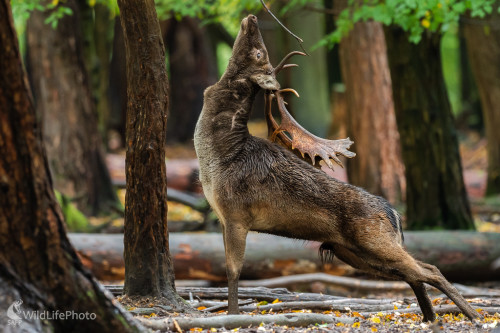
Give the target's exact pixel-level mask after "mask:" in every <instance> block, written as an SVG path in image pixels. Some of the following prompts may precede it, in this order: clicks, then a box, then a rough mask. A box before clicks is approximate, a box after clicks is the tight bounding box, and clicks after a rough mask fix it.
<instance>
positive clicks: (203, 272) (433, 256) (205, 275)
mask: <svg viewBox="0 0 500 333" xmlns="http://www.w3.org/2000/svg"><path fill="white" fill-rule="evenodd" d="M69 238H70V241H71V242H72V243H73V246H74V247H75V248H76V250H77V252H78V253H79V255H80V257H81V258H82V261H83V262H84V264H85V265H86V266H87V267H89V268H90V270H91V271H92V272H93V273H94V275H95V276H97V278H98V279H101V280H108V281H113V280H115V281H116V280H122V279H123V276H124V267H123V255H122V254H123V235H119V234H70V235H69ZM499 243H500V234H499V233H478V232H468V231H446V232H445V231H442V232H437V231H436V232H406V233H405V244H406V247H407V248H408V251H409V252H410V253H412V254H413V255H414V256H415V258H417V259H419V260H422V261H424V262H427V263H430V264H433V265H436V266H437V267H438V268H439V269H440V270H441V272H442V273H443V274H444V275H445V276H446V277H447V278H448V279H451V280H455V281H460V280H467V281H472V280H498V279H500V267H499V266H498V265H495V262H496V260H498V258H500V246H498V244H499ZM318 247H319V243H316V242H302V241H297V240H293V239H287V238H282V237H276V236H272V235H266V234H258V233H250V234H249V235H248V238H247V247H246V253H245V264H244V267H243V271H242V275H241V278H242V279H247V280H251V279H264V278H271V277H277V276H283V275H294V274H305V273H315V272H326V273H330V274H333V275H345V274H346V272H352V270H351V268H350V267H349V266H347V265H345V264H343V263H342V262H340V261H339V260H336V259H335V260H334V261H333V263H332V264H326V265H322V263H321V261H320V259H319V257H318ZM170 252H171V254H172V258H173V261H174V267H175V274H176V279H203V280H210V281H225V280H226V270H225V257H224V246H223V241H222V235H221V234H217V233H171V234H170Z"/></svg>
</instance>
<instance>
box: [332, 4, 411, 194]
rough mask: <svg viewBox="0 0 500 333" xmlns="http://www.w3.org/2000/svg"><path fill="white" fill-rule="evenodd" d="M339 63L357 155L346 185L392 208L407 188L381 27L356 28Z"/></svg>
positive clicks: (367, 24)
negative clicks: (390, 204)
mask: <svg viewBox="0 0 500 333" xmlns="http://www.w3.org/2000/svg"><path fill="white" fill-rule="evenodd" d="M345 6H347V1H346V2H345ZM345 6H344V8H345ZM342 9H343V8H339V12H340V10H342ZM340 63H341V69H342V77H343V79H344V83H345V86H346V92H345V93H346V95H347V118H348V119H347V136H349V137H351V138H352V139H353V140H354V142H355V150H354V151H355V152H356V153H357V155H356V158H355V159H353V160H348V161H347V172H348V175H349V182H350V183H352V184H354V185H357V186H361V187H363V188H365V189H366V190H368V191H369V192H371V193H374V194H376V195H380V196H383V197H384V198H386V199H388V200H389V201H390V202H391V203H393V204H395V203H397V202H399V201H401V199H402V195H403V194H404V192H405V190H406V188H405V186H406V184H405V178H404V165H403V162H402V160H401V151H400V143H399V132H398V129H397V124H396V116H395V114H394V103H393V100H392V84H391V76H390V72H389V64H388V61H387V50H386V44H385V37H384V30H383V28H382V24H381V23H378V22H360V23H356V24H355V25H354V29H353V30H351V32H350V33H349V35H348V36H347V37H344V38H343V39H342V41H341V42H340Z"/></svg>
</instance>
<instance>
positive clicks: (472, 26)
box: [463, 7, 500, 195]
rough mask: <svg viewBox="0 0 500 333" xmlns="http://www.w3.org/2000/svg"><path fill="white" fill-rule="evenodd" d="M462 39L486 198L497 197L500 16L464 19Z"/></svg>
mask: <svg viewBox="0 0 500 333" xmlns="http://www.w3.org/2000/svg"><path fill="white" fill-rule="evenodd" d="M463 21H464V35H465V39H466V40H467V50H468V53H469V60H470V64H471V67H472V72H473V74H474V77H475V78H476V83H477V86H478V89H479V96H480V99H481V106H482V110H483V118H484V124H485V128H486V138H487V139H488V146H487V150H488V180H487V187H486V195H494V194H500V130H499V129H500V112H499V110H498V106H499V105H500V14H499V13H498V11H497V7H495V9H494V10H493V14H491V15H489V16H487V17H486V18H484V19H482V20H479V19H471V18H464V20H463Z"/></svg>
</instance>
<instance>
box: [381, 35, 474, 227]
mask: <svg viewBox="0 0 500 333" xmlns="http://www.w3.org/2000/svg"><path fill="white" fill-rule="evenodd" d="M440 40H441V37H440V35H438V34H427V33H424V34H423V35H422V40H421V41H420V43H419V44H413V43H411V42H409V40H408V34H407V33H405V32H404V31H403V30H402V29H401V28H398V27H394V26H391V27H388V28H387V30H386V41H387V50H388V58H389V65H390V70H391V77H392V85H393V97H394V106H395V110H396V120H397V123H398V129H399V133H400V136H401V146H402V154H403V161H404V164H405V170H406V172H405V174H406V184H407V187H406V189H407V190H406V202H407V224H408V227H409V228H410V229H414V230H417V229H474V224H473V221H472V217H471V213H470V208H469V203H468V200H467V195H466V192H465V186H464V181H463V176H462V166H461V163H460V156H459V152H458V141H457V135H456V130H455V127H454V121H453V115H452V113H451V107H450V103H449V101H448V96H447V92H446V88H445V85H444V79H443V73H442V68H441V54H440Z"/></svg>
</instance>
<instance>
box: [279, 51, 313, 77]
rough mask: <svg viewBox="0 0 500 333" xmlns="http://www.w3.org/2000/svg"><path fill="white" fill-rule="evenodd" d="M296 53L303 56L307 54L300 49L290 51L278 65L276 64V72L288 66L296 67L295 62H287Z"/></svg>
mask: <svg viewBox="0 0 500 333" xmlns="http://www.w3.org/2000/svg"><path fill="white" fill-rule="evenodd" d="M294 55H302V56H305V55H307V54H305V53H304V52H300V51H293V52H290V53H288V54H287V55H286V56H285V57H284V58H283V60H281V62H280V63H279V64H278V66H276V68H275V69H274V74H275V75H276V74H278V73H279V72H280V71H281V70H282V69H283V68H287V67H296V66H293V65H294V64H292V66H287V65H286V64H285V63H286V61H287V60H288V59H290V58H291V57H292V56H294ZM285 66H287V67H285Z"/></svg>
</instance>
